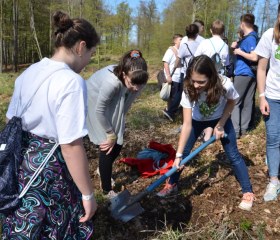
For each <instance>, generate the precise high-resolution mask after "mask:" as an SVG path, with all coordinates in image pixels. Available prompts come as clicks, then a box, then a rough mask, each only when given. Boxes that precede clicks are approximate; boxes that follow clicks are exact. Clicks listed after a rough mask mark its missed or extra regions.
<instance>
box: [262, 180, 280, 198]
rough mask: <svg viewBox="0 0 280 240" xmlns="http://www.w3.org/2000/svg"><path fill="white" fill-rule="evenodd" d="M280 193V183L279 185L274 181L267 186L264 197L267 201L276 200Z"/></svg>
mask: <svg viewBox="0 0 280 240" xmlns="http://www.w3.org/2000/svg"><path fill="white" fill-rule="evenodd" d="M279 193H280V183H278V184H277V185H275V184H273V183H271V182H270V183H269V184H268V185H267V187H266V191H265V194H264V195H263V199H264V201H265V202H268V201H272V200H276V198H277V195H278V194H279Z"/></svg>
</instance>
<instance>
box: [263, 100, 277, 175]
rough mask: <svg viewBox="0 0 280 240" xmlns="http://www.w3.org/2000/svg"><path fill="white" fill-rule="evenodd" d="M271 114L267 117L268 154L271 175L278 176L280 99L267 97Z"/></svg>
mask: <svg viewBox="0 0 280 240" xmlns="http://www.w3.org/2000/svg"><path fill="white" fill-rule="evenodd" d="M266 100H267V102H268V104H269V108H270V114H269V116H267V117H265V119H264V120H265V126H266V155H267V162H268V169H269V176H270V177H277V176H278V174H279V164H280V129H279V122H280V100H274V99H269V98H266Z"/></svg>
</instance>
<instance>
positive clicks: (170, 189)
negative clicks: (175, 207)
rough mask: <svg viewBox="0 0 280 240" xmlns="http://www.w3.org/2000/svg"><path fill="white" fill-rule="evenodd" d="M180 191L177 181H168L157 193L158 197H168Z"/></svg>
mask: <svg viewBox="0 0 280 240" xmlns="http://www.w3.org/2000/svg"><path fill="white" fill-rule="evenodd" d="M177 192H178V187H177V184H176V183H173V184H170V183H168V182H167V183H166V184H165V186H164V188H163V189H162V190H161V191H159V192H158V193H157V194H156V195H157V196H158V197H162V198H164V197H167V196H169V195H171V194H172V193H177Z"/></svg>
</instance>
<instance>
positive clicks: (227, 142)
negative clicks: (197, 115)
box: [169, 119, 252, 193]
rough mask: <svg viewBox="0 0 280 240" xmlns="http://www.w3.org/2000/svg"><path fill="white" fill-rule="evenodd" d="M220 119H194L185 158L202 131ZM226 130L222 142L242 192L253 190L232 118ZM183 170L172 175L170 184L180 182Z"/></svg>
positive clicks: (228, 121) (226, 125) (225, 127)
mask: <svg viewBox="0 0 280 240" xmlns="http://www.w3.org/2000/svg"><path fill="white" fill-rule="evenodd" d="M218 121H219V119H217V120H212V121H195V120H192V130H191V133H190V137H189V139H188V141H187V144H186V146H185V149H184V152H183V158H185V157H186V156H188V155H189V153H190V152H191V150H192V148H193V146H194V144H195V142H196V140H197V138H198V137H199V135H200V134H201V132H202V131H203V130H204V129H205V128H207V127H212V128H214V127H215V126H216V124H217V122H218ZM224 130H225V132H226V133H227V135H228V136H227V138H222V139H221V142H222V145H223V148H224V150H225V153H226V155H227V157H228V159H229V160H230V162H231V165H232V167H233V170H234V173H235V175H236V178H237V180H238V181H239V183H240V185H241V188H242V192H243V193H246V192H252V185H251V182H250V179H249V174H248V169H247V166H246V165H245V162H244V160H243V158H242V156H241V155H240V153H239V151H238V149H237V145H236V136H235V131H234V128H233V125H232V122H231V119H228V120H227V122H226V124H225V126H224ZM181 172H182V171H180V172H176V173H174V174H173V175H172V176H171V177H170V179H169V183H170V184H174V183H178V181H179V178H180V175H181Z"/></svg>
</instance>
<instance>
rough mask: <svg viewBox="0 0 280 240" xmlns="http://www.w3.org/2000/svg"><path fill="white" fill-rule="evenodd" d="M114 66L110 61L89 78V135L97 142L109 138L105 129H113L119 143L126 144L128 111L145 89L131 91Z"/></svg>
mask: <svg viewBox="0 0 280 240" xmlns="http://www.w3.org/2000/svg"><path fill="white" fill-rule="evenodd" d="M113 67H114V65H110V66H107V67H105V68H102V69H100V70H99V71H97V72H96V73H94V74H93V75H92V76H91V77H90V78H89V79H88V80H87V81H86V84H87V92H88V115H87V128H88V135H89V138H90V141H92V142H93V143H94V144H96V145H99V144H101V143H102V142H104V141H106V139H107V138H106V132H109V131H111V130H113V131H114V132H115V134H116V135H117V138H118V139H117V144H119V145H122V144H123V135H124V130H125V115H126V113H127V111H128V110H129V108H130V106H131V104H132V102H133V101H134V99H135V98H136V97H137V96H138V95H139V94H140V92H141V90H142V89H143V88H142V89H141V90H139V91H137V92H130V91H128V90H127V88H126V87H125V86H124V85H123V84H122V82H121V81H120V80H119V79H118V78H117V77H116V76H115V74H114V73H113V72H112V71H113Z"/></svg>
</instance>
